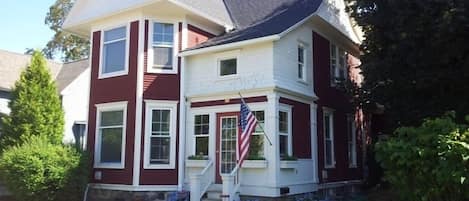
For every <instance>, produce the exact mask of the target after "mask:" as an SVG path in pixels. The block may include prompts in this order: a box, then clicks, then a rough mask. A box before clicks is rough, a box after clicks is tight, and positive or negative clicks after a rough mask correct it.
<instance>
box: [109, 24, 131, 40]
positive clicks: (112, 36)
mask: <svg viewBox="0 0 469 201" xmlns="http://www.w3.org/2000/svg"><path fill="white" fill-rule="evenodd" d="M126 32H127V28H126V27H119V28H116V29H111V30H109V31H105V32H104V42H108V41H113V40H117V39H122V38H125V35H126Z"/></svg>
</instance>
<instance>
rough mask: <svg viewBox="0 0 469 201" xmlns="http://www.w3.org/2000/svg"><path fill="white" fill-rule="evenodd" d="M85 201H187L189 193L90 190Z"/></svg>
mask: <svg viewBox="0 0 469 201" xmlns="http://www.w3.org/2000/svg"><path fill="white" fill-rule="evenodd" d="M86 201H189V192H184V193H178V192H157V191H118V190H107V189H97V188H90V189H89V190H88V195H87V199H86Z"/></svg>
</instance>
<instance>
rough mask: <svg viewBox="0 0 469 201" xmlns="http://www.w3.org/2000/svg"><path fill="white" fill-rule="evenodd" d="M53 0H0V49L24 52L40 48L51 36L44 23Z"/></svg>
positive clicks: (51, 33)
mask: <svg viewBox="0 0 469 201" xmlns="http://www.w3.org/2000/svg"><path fill="white" fill-rule="evenodd" d="M54 2H55V0H2V6H0V27H2V28H1V30H0V49H3V50H8V51H11V52H18V53H24V52H25V49H26V48H37V49H42V48H43V47H44V46H45V45H46V43H47V41H49V40H50V38H52V36H53V32H52V31H51V30H50V29H49V27H47V26H46V25H45V24H44V19H45V17H46V14H47V12H48V11H49V7H50V6H51V5H52V4H53V3H54Z"/></svg>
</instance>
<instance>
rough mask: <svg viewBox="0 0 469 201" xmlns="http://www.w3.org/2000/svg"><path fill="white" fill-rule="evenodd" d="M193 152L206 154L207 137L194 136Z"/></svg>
mask: <svg viewBox="0 0 469 201" xmlns="http://www.w3.org/2000/svg"><path fill="white" fill-rule="evenodd" d="M195 154H196V155H203V156H208V137H196V138H195Z"/></svg>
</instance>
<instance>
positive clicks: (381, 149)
mask: <svg viewBox="0 0 469 201" xmlns="http://www.w3.org/2000/svg"><path fill="white" fill-rule="evenodd" d="M454 116H455V115H454V113H451V114H447V115H445V116H443V117H441V118H436V119H427V120H425V121H424V123H423V124H422V125H421V126H420V127H401V128H398V129H397V130H396V131H395V135H394V136H392V137H391V138H390V139H388V140H386V141H382V142H378V143H377V144H376V157H377V160H378V161H379V162H380V163H381V165H382V167H383V168H384V170H385V176H384V179H385V180H386V181H388V182H389V183H390V184H391V185H392V186H393V187H394V188H395V191H396V192H398V193H399V195H400V197H401V199H402V200H409V201H434V200H438V201H446V200H447V201H462V200H469V191H468V189H469V129H468V126H467V125H462V124H457V123H455V122H454Z"/></svg>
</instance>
